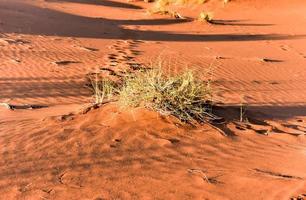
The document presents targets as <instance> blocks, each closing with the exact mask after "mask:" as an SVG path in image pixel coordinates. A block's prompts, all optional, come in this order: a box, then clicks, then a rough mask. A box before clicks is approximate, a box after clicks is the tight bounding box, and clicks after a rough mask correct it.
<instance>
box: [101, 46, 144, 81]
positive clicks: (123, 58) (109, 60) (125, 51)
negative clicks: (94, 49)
mask: <svg viewBox="0 0 306 200" xmlns="http://www.w3.org/2000/svg"><path fill="white" fill-rule="evenodd" d="M141 43H143V42H142V41H140V40H117V41H116V42H115V43H114V44H113V45H111V46H109V47H108V48H109V49H110V53H109V54H107V55H106V56H105V57H104V60H105V66H106V67H102V68H100V70H101V71H110V70H106V69H107V67H110V68H112V70H111V71H110V72H111V73H110V75H113V76H120V74H124V73H125V72H126V71H129V70H139V69H140V68H141V66H142V65H141V64H140V63H138V62H137V61H136V60H135V56H137V55H140V53H141V51H139V50H137V48H138V46H139V45H140V44H141Z"/></svg>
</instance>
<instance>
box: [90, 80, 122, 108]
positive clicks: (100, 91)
mask: <svg viewBox="0 0 306 200" xmlns="http://www.w3.org/2000/svg"><path fill="white" fill-rule="evenodd" d="M91 85H92V88H93V90H94V91H93V92H94V98H95V103H96V104H102V103H104V101H107V100H110V99H111V98H112V97H113V95H114V94H116V93H117V92H118V90H117V88H118V85H117V84H116V83H115V82H114V81H112V80H109V79H100V78H98V75H97V74H96V75H95V78H94V79H93V78H91Z"/></svg>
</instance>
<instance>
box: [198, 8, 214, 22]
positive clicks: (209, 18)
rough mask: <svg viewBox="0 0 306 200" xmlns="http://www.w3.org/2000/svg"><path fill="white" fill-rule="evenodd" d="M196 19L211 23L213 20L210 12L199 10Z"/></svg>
mask: <svg viewBox="0 0 306 200" xmlns="http://www.w3.org/2000/svg"><path fill="white" fill-rule="evenodd" d="M198 20H199V21H201V22H209V23H211V22H212V21H213V14H212V13H211V12H204V11H203V12H201V13H200V15H199V17H198Z"/></svg>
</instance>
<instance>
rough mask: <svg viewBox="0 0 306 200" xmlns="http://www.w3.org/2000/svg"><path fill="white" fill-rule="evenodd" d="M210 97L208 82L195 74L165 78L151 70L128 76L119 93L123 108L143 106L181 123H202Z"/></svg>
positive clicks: (163, 75)
mask: <svg viewBox="0 0 306 200" xmlns="http://www.w3.org/2000/svg"><path fill="white" fill-rule="evenodd" d="M210 96H211V89H210V84H209V82H203V81H200V80H199V79H198V78H197V77H195V75H194V73H192V71H186V72H184V73H182V74H179V75H172V76H170V75H166V74H165V73H163V72H162V70H160V69H152V70H148V71H143V72H139V73H136V74H133V75H132V76H129V77H128V78H127V79H126V81H125V84H124V85H123V87H122V89H121V90H120V92H119V103H120V105H123V106H132V107H138V106H143V107H146V108H149V109H152V110H155V111H158V112H160V113H162V114H169V115H174V116H176V117H178V118H179V119H180V120H182V121H191V120H193V119H195V120H200V121H203V120H204V118H205V113H207V112H208V107H207V102H208V100H209V99H210Z"/></svg>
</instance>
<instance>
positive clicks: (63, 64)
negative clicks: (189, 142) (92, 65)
mask: <svg viewBox="0 0 306 200" xmlns="http://www.w3.org/2000/svg"><path fill="white" fill-rule="evenodd" d="M77 63H81V62H80V61H72V60H61V61H55V62H53V64H56V65H58V66H65V65H69V64H77Z"/></svg>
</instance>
